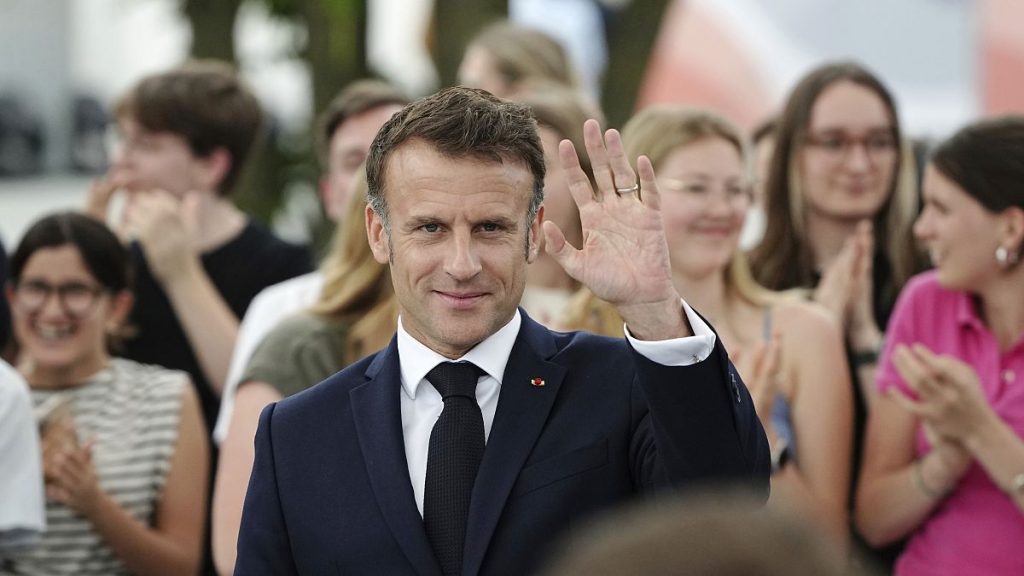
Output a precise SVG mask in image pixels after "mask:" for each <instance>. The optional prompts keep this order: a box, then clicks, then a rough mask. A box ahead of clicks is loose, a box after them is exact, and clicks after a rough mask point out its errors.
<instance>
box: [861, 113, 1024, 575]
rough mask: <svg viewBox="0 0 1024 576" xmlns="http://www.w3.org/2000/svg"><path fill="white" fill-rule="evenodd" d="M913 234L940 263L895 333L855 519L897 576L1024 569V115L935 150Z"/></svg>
mask: <svg viewBox="0 0 1024 576" xmlns="http://www.w3.org/2000/svg"><path fill="white" fill-rule="evenodd" d="M924 199H925V208H924V211H923V212H922V214H921V216H920V217H919V218H918V220H917V223H916V224H915V227H914V232H915V234H916V235H917V237H918V238H919V239H921V240H922V241H923V242H924V243H925V244H926V246H927V247H928V250H929V252H930V254H931V257H932V260H933V262H934V264H935V270H934V271H933V272H928V273H925V274H922V275H920V276H917V277H916V278H914V279H913V280H912V281H911V282H910V283H909V284H908V285H907V287H906V288H905V289H904V291H903V293H902V294H901V295H900V299H899V301H898V302H897V304H896V309H895V310H894V312H893V315H892V318H891V320H890V322H889V329H888V330H887V332H886V339H887V341H886V346H885V351H884V356H883V361H882V363H881V366H880V367H879V372H878V387H879V389H880V391H881V392H882V394H881V395H880V396H879V399H878V401H877V404H875V405H874V406H873V407H872V411H871V414H870V416H869V420H868V433H867V441H866V446H867V447H866V454H865V461H864V465H863V469H862V475H861V480H860V486H859V489H858V493H857V507H856V522H857V526H858V528H859V529H860V531H861V532H862V533H863V535H864V536H865V537H866V538H867V539H868V541H870V542H872V543H875V544H884V543H887V542H892V541H895V540H898V539H900V538H905V537H907V538H909V542H908V544H907V547H906V549H905V550H904V552H903V554H902V555H901V556H900V558H899V561H898V562H897V564H896V574H898V575H900V576H913V575H918V574H928V575H942V574H957V575H970V574H984V575H986V576H992V575H1000V574H1007V575H1009V574H1013V575H1020V574H1024V440H1022V438H1024V265H1022V264H1021V262H1020V261H1021V257H1022V251H1024V117H1022V116H1016V117H1005V118H1000V119H995V120H988V121H983V122H979V123H976V124H973V125H970V126H968V127H966V128H964V129H962V130H961V131H960V132H958V133H957V134H956V135H955V136H953V137H952V138H951V139H950V140H948V141H946V142H945V143H943V144H942V145H941V146H940V147H939V148H938V150H937V151H936V152H935V154H934V156H933V158H932V161H931V163H930V164H929V166H928V168H927V170H926V172H925V176H924Z"/></svg>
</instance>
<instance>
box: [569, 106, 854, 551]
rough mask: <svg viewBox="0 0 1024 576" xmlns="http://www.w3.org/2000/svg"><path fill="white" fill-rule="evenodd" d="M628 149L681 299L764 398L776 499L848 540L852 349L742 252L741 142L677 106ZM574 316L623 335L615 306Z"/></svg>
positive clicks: (644, 115)
mask: <svg viewBox="0 0 1024 576" xmlns="http://www.w3.org/2000/svg"><path fill="white" fill-rule="evenodd" d="M622 140H623V143H624V145H625V147H626V150H627V152H628V154H627V155H628V156H629V157H630V158H635V157H637V156H638V155H646V156H647V157H648V158H650V160H651V162H652V163H653V165H654V167H655V170H656V172H657V174H658V187H659V189H660V190H661V194H660V197H661V213H662V218H663V219H664V222H665V230H666V235H667V237H668V242H669V256H670V260H671V264H672V274H673V278H674V281H675V282H676V287H677V289H678V290H679V291H680V293H684V294H686V295H687V301H688V302H691V304H692V305H693V307H694V308H695V309H697V310H699V311H700V312H701V313H702V314H704V315H705V316H706V317H708V318H709V319H711V320H712V321H713V323H714V325H715V327H716V328H717V330H718V336H719V337H720V338H721V339H722V341H723V343H724V344H725V346H726V347H727V348H728V349H729V350H730V352H731V354H732V356H733V357H734V359H736V360H737V366H738V370H739V371H740V373H741V375H742V377H743V379H744V381H745V382H746V383H747V386H748V388H749V389H750V392H751V395H752V397H753V398H754V402H755V407H756V408H757V412H758V414H760V415H761V419H762V423H763V424H764V426H765V431H766V432H767V433H768V437H769V441H770V443H771V445H772V460H773V471H774V475H773V478H772V483H773V486H772V499H773V500H778V499H784V501H786V502H794V503H796V504H797V505H798V506H799V507H800V508H801V509H803V510H805V511H807V512H808V513H809V514H810V515H811V516H812V517H813V518H815V519H817V520H818V521H820V522H821V524H822V525H823V526H825V527H827V529H828V530H829V531H830V532H831V533H832V534H834V535H835V537H836V539H837V540H838V541H840V542H845V539H846V535H847V510H846V497H847V490H848V484H849V465H850V459H849V450H850V441H851V440H850V411H851V407H850V395H849V387H850V385H849V380H848V376H847V369H846V361H845V359H844V358H843V349H842V340H841V337H840V333H839V329H838V326H837V324H836V323H835V321H834V320H833V319H832V318H831V317H830V316H829V315H828V314H827V313H826V312H825V311H824V310H823V309H821V307H820V306H818V305H816V304H812V303H808V302H805V301H802V300H800V299H798V298H791V297H784V296H783V295H781V294H779V293H776V292H771V291H768V290H766V289H764V288H762V287H761V286H759V285H758V284H757V283H756V282H754V281H753V279H752V278H751V276H750V273H749V271H748V269H747V265H746V261H745V259H744V257H743V254H742V252H740V250H739V247H738V244H739V234H740V231H741V229H742V228H743V222H744V218H745V216H746V213H747V210H748V208H749V207H750V204H751V191H750V186H749V178H748V175H747V172H746V169H745V166H747V163H746V161H745V147H744V143H743V140H742V138H741V136H740V135H739V133H738V131H737V130H736V128H735V127H733V126H732V125H731V124H730V123H729V122H728V121H726V120H725V119H723V118H721V117H719V116H716V115H714V114H711V113H708V112H702V111H695V110H688V109H685V108H681V107H668V106H665V107H654V108H648V109H645V110H643V111H641V112H639V113H638V114H637V115H636V116H635V117H634V118H633V119H632V120H630V121H629V122H628V123H627V124H626V126H625V127H624V128H623V131H622ZM640 193H641V194H643V191H642V190H641V192H640ZM570 316H571V317H570V319H569V322H568V324H569V327H570V328H582V329H588V330H591V331H594V332H599V333H604V334H607V335H615V336H619V335H621V334H622V330H623V323H622V320H621V319H620V318H617V317H616V316H615V314H614V311H613V310H612V309H611V306H610V305H608V304H607V303H605V302H602V301H599V300H597V299H596V298H595V297H594V296H593V295H592V294H589V293H587V292H583V293H580V294H578V295H577V297H576V299H575V301H574V303H573V307H572V311H571V313H570Z"/></svg>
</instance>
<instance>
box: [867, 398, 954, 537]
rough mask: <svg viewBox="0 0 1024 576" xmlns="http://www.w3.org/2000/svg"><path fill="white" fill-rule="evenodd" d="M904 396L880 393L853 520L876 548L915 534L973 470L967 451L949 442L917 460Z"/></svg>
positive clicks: (914, 426) (871, 421) (915, 422)
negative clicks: (966, 474) (912, 533)
mask: <svg viewBox="0 0 1024 576" xmlns="http://www.w3.org/2000/svg"><path fill="white" fill-rule="evenodd" d="M901 394H903V393H902V392H900V391H899V390H896V389H892V390H891V391H890V392H889V393H887V394H879V395H878V396H877V397H876V399H875V406H874V407H873V408H872V410H871V412H870V413H869V414H868V426H867V438H866V439H865V445H864V462H863V464H862V466H861V475H860V482H859V484H858V488H857V497H856V507H855V510H854V519H855V522H856V526H857V529H858V530H859V531H860V533H861V535H863V536H864V538H865V539H866V540H867V541H868V542H869V543H870V544H872V545H874V546H882V545H885V544H889V543H891V542H895V541H896V540H899V539H900V538H902V537H904V536H906V535H907V534H910V533H911V532H913V531H914V530H916V529H917V528H918V527H919V526H920V525H921V523H922V522H924V520H925V519H926V518H927V517H928V515H929V514H930V513H931V511H932V510H933V509H934V508H935V506H936V505H937V504H938V503H939V502H941V500H942V497H943V496H944V495H945V494H947V493H948V492H949V491H950V490H952V489H953V488H955V487H956V484H957V483H958V482H959V481H960V478H961V477H962V476H963V474H964V473H965V472H966V470H967V467H968V466H969V465H970V458H969V456H968V455H967V454H966V453H965V452H964V451H963V450H961V449H959V448H958V447H956V446H954V445H952V444H949V443H945V442H939V443H938V444H937V445H935V446H933V449H932V451H931V452H929V453H928V454H926V455H925V456H923V457H921V458H920V459H918V458H917V457H916V456H915V451H914V442H915V437H916V430H917V426H918V420H917V418H915V417H914V416H913V415H912V414H910V413H909V412H907V411H906V410H905V409H904V408H903V407H901V406H900V405H899V400H898V398H899V397H900V396H898V395H901Z"/></svg>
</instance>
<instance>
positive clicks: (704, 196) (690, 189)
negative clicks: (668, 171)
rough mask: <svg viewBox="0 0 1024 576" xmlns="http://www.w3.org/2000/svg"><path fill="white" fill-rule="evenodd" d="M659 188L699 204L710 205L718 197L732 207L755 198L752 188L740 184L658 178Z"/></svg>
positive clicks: (744, 203)
mask: <svg viewBox="0 0 1024 576" xmlns="http://www.w3.org/2000/svg"><path fill="white" fill-rule="evenodd" d="M658 188H659V189H661V190H663V191H665V192H676V193H680V194H682V195H684V196H685V197H686V198H688V199H689V200H690V201H692V202H694V203H697V204H708V203H710V202H711V200H712V199H713V198H714V197H716V196H718V197H720V198H722V199H723V200H724V201H725V202H726V203H727V204H730V205H737V204H742V205H747V204H749V203H750V201H751V199H752V198H753V192H752V190H751V188H750V187H749V186H744V185H739V184H723V185H721V186H716V185H713V184H709V183H707V182H702V181H700V180H679V179H676V178H658Z"/></svg>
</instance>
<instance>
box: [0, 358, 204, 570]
mask: <svg viewBox="0 0 1024 576" xmlns="http://www.w3.org/2000/svg"><path fill="white" fill-rule="evenodd" d="M188 385H189V381H188V376H187V375H186V374H185V373H184V372H179V371H172V370H167V369H164V368H160V367H157V366H148V365H143V364H138V363H136V362H132V361H130V360H124V359H119V358H115V359H112V360H111V362H110V365H109V366H108V367H107V368H106V369H104V370H103V371H102V372H100V373H99V374H97V375H96V376H94V377H93V378H91V379H90V380H89V381H87V382H85V383H84V384H82V385H80V386H76V387H74V388H70V389H63V390H33V391H32V400H33V402H34V403H35V405H36V406H39V405H40V404H42V403H43V402H45V401H46V400H47V399H48V398H50V397H51V396H53V395H54V394H67V395H69V396H70V397H71V407H72V408H71V413H72V416H73V418H74V421H75V425H76V428H77V431H78V437H79V441H80V442H85V441H87V440H88V439H90V438H93V439H95V444H94V446H93V453H92V454H93V463H94V465H95V467H96V475H97V478H98V481H99V485H100V488H101V489H102V490H103V491H104V492H106V493H107V494H108V495H110V497H111V498H113V500H114V501H116V502H117V503H118V504H120V505H121V507H122V508H123V509H124V510H125V511H127V512H128V513H129V514H130V515H131V516H132V517H134V518H135V519H137V520H139V521H140V522H142V523H143V524H146V525H148V526H152V525H153V522H154V516H155V512H156V506H157V503H158V501H159V498H160V496H161V494H162V493H163V488H164V484H165V482H166V480H167V473H168V471H169V470H170V466H171V457H172V456H173V455H174V449H175V445H176V443H177V438H178V425H179V420H180V414H181V399H182V393H183V392H184V387H185V386H188ZM128 573H129V572H128V570H127V568H126V567H125V566H124V564H123V563H122V562H121V561H120V559H118V558H117V557H116V556H115V555H114V551H113V550H112V549H111V548H110V547H109V546H108V545H107V544H106V543H105V542H104V541H103V539H102V538H101V537H100V535H99V533H98V532H97V531H96V530H95V528H94V527H93V526H92V524H91V523H90V522H89V521H88V520H87V519H85V518H83V517H82V516H79V515H78V514H77V513H76V512H75V511H74V510H72V509H71V508H68V507H67V506H64V505H63V504H60V503H57V502H54V501H52V500H47V503H46V531H45V532H44V533H43V536H42V539H41V541H40V543H39V545H38V546H37V547H34V548H31V549H29V550H27V551H25V552H23V553H19V554H18V555H16V556H15V555H12V556H10V557H7V558H5V559H0V574H33V575H44V574H45V575H58V574H76V575H89V574H97V575H100V574H103V575H109V574H128Z"/></svg>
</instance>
